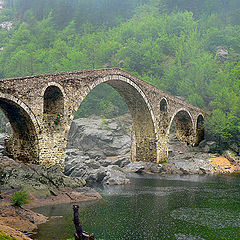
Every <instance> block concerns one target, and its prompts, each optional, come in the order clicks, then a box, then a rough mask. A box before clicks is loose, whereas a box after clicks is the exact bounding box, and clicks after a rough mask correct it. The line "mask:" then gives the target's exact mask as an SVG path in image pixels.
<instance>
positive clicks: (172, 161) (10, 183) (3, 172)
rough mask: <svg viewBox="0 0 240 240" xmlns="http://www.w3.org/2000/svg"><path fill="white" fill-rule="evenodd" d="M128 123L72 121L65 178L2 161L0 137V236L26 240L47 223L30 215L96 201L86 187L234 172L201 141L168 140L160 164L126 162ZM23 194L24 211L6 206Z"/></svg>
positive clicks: (230, 159)
mask: <svg viewBox="0 0 240 240" xmlns="http://www.w3.org/2000/svg"><path fill="white" fill-rule="evenodd" d="M130 129H131V118H130V116H129V115H124V116H121V117H118V118H116V119H104V118H100V117H91V118H88V119H77V120H74V122H73V124H72V127H71V130H70V134H69V143H68V147H67V149H66V161H65V173H62V171H61V169H60V167H59V166H55V167H52V168H49V169H47V168H45V167H44V166H38V165H35V164H25V163H23V162H18V161H14V160H13V159H10V158H8V157H7V156H5V154H4V152H5V148H4V139H5V137H6V136H5V135H0V185H1V189H0V190H1V191H0V231H2V232H5V233H7V234H9V235H11V236H13V237H16V238H17V239H30V238H29V237H27V236H26V235H24V234H23V233H22V232H29V231H32V230H33V229H34V228H36V226H37V224H39V223H42V222H44V221H47V218H46V217H44V216H42V215H39V214H36V213H34V212H32V211H31V210H30V209H31V208H33V207H37V206H44V205H49V204H58V203H64V202H65V203H67V202H79V201H89V200H97V199H100V198H101V196H100V195H99V194H98V193H97V192H95V191H94V190H92V189H91V188H89V187H85V185H86V183H87V184H89V185H90V184H92V183H96V182H97V183H102V184H108V185H114V184H126V183H129V182H130V179H129V173H137V174H180V175H182V174H219V173H221V174H222V173H234V172H239V156H236V154H234V153H233V152H231V151H226V152H225V154H224V156H219V155H218V154H214V153H213V152H214V148H215V145H216V144H215V143H214V142H208V141H203V142H202V143H201V144H200V145H199V147H196V148H193V147H190V146H188V145H186V144H185V143H182V142H180V141H178V140H177V139H176V137H175V135H174V134H171V135H170V142H169V160H168V161H167V162H165V163H162V164H155V163H151V162H131V161H130V142H131V138H130ZM23 188H24V189H27V191H28V192H29V196H30V203H29V204H28V205H26V207H25V209H16V208H14V207H12V206H11V203H10V198H11V196H12V195H13V194H14V192H16V191H18V190H20V189H23Z"/></svg>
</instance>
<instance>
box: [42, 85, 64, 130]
mask: <svg viewBox="0 0 240 240" xmlns="http://www.w3.org/2000/svg"><path fill="white" fill-rule="evenodd" d="M64 99H65V98H64V92H63V88H62V87H61V85H59V84H57V83H50V84H48V86H47V87H46V88H45V89H44V93H43V120H44V122H46V123H48V124H49V125H51V126H54V125H56V126H57V125H59V124H60V123H61V120H62V119H63V117H64Z"/></svg>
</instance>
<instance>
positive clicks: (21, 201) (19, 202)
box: [11, 190, 29, 207]
mask: <svg viewBox="0 0 240 240" xmlns="http://www.w3.org/2000/svg"><path fill="white" fill-rule="evenodd" d="M11 202H12V204H13V205H14V206H16V207H22V206H23V205H25V204H28V203H29V195H28V192H27V191H26V190H20V191H18V192H15V193H14V194H13V196H12V197H11Z"/></svg>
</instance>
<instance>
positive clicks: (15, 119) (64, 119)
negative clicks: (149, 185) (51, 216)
mask: <svg viewBox="0 0 240 240" xmlns="http://www.w3.org/2000/svg"><path fill="white" fill-rule="evenodd" d="M101 83H107V84H109V85H110V86H112V87H113V88H114V89H115V90H116V91H118V92H119V93H120V95H121V96H122V97H123V99H124V100H125V102H126V103H127V105H128V108H129V111H130V112H131V115H132V119H133V122H132V133H131V136H132V137H131V139H132V140H131V160H132V161H151V162H157V163H160V162H163V161H166V160H167V158H168V136H169V131H170V128H171V125H172V123H173V122H175V129H176V136H177V137H178V139H179V140H181V141H184V142H187V143H188V144H190V145H192V146H194V145H197V144H198V143H199V142H200V141H201V140H202V139H203V137H204V129H203V122H204V117H205V116H206V113H205V112H204V111H203V110H202V109H199V108H197V107H194V106H192V105H190V104H188V103H186V102H184V101H182V100H180V99H179V98H176V97H173V96H171V95H169V94H167V93H165V92H163V91H161V90H159V89H158V88H156V87H154V86H152V85H150V84H148V83H146V82H144V81H142V80H140V79H138V78H136V77H134V76H132V75H130V74H129V73H127V72H125V71H123V70H120V69H100V70H83V71H74V72H63V73H55V74H46V75H37V76H29V77H22V78H15V79H5V80H0V108H1V109H2V111H3V112H4V113H5V115H6V117H7V118H8V120H9V122H10V124H11V127H12V130H13V135H12V136H11V137H10V138H9V139H7V140H6V151H7V154H8V155H9V156H11V157H13V158H14V159H18V160H22V161H25V162H34V163H39V164H44V165H46V166H48V167H50V166H53V165H55V164H60V165H61V166H63V164H64V158H65V148H66V145H67V140H68V133H69V130H70V126H71V123H72V121H73V118H74V114H75V113H76V111H77V110H78V108H79V106H80V104H81V102H82V101H83V100H84V98H85V97H86V96H87V95H88V94H89V93H90V92H91V90H92V89H94V88H95V87H96V86H97V85H99V84H101Z"/></svg>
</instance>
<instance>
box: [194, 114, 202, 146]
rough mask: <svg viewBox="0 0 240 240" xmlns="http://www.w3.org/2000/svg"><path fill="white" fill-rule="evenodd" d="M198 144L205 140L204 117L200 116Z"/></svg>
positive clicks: (197, 129) (197, 127)
mask: <svg viewBox="0 0 240 240" xmlns="http://www.w3.org/2000/svg"><path fill="white" fill-rule="evenodd" d="M196 138H197V139H196V142H197V144H198V143H200V142H201V141H202V140H203V139H204V116H203V115H202V114H199V115H198V117H197V121H196Z"/></svg>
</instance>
